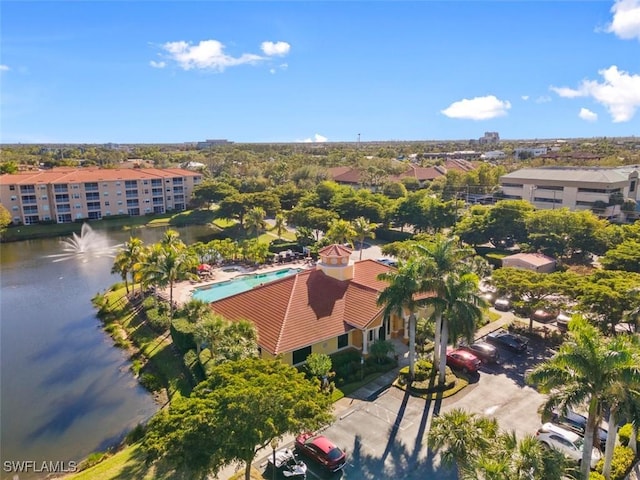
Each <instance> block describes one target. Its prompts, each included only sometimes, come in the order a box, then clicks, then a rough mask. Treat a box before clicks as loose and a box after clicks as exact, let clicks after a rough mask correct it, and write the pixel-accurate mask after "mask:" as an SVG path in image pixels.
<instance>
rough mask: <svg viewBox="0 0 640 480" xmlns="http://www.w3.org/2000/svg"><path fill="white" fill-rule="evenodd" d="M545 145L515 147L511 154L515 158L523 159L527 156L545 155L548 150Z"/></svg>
mask: <svg viewBox="0 0 640 480" xmlns="http://www.w3.org/2000/svg"><path fill="white" fill-rule="evenodd" d="M548 150H549V149H548V148H547V147H538V148H516V149H515V150H514V151H513V156H514V157H516V158H517V159H524V158H528V157H539V156H541V155H546V154H547V152H548Z"/></svg>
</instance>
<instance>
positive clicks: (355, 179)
mask: <svg viewBox="0 0 640 480" xmlns="http://www.w3.org/2000/svg"><path fill="white" fill-rule="evenodd" d="M329 174H330V175H331V178H332V179H333V180H334V181H336V182H342V183H355V184H359V183H360V177H361V175H362V173H361V172H360V170H358V169H357V168H353V167H333V168H330V169H329Z"/></svg>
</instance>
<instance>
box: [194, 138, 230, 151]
mask: <svg viewBox="0 0 640 480" xmlns="http://www.w3.org/2000/svg"><path fill="white" fill-rule="evenodd" d="M231 143H233V142H230V141H229V140H226V139H216V140H205V141H204V142H198V143H197V144H196V148H197V149H198V150H206V149H207V148H211V147H215V146H217V145H229V144H231Z"/></svg>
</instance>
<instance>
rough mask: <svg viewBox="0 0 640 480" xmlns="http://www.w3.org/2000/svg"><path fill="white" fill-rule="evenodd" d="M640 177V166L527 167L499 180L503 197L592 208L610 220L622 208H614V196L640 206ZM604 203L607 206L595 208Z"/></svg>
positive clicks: (539, 205) (543, 205)
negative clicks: (639, 202)
mask: <svg viewBox="0 0 640 480" xmlns="http://www.w3.org/2000/svg"><path fill="white" fill-rule="evenodd" d="M639 175H640V165H633V166H625V167H616V168H602V167H547V168H524V169H521V170H516V171H515V172H511V173H508V174H506V175H503V176H502V177H500V187H501V189H502V193H503V198H506V199H518V200H527V201H529V202H531V203H532V204H533V205H534V206H535V207H536V208H540V209H553V208H563V207H566V208H569V209H570V210H586V209H590V210H594V211H597V213H599V214H601V215H603V216H607V217H611V216H615V215H618V214H619V212H620V207H619V205H611V200H612V196H615V197H618V199H620V198H621V199H622V200H634V201H636V203H638V200H640V188H639V187H638V177H639ZM596 202H597V203H596ZM601 202H604V204H606V205H607V207H606V208H604V209H602V210H601V209H598V208H594V207H595V206H596V205H598V204H601Z"/></svg>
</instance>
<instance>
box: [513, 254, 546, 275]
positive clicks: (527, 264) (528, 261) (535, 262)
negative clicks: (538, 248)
mask: <svg viewBox="0 0 640 480" xmlns="http://www.w3.org/2000/svg"><path fill="white" fill-rule="evenodd" d="M502 266H503V267H512V268H519V269H522V270H530V271H532V272H537V273H551V272H553V271H554V270H555V269H556V261H555V260H554V259H553V258H551V257H548V256H546V255H543V254H541V253H516V254H515V255H509V256H508V257H504V258H503V259H502Z"/></svg>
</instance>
